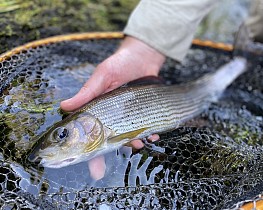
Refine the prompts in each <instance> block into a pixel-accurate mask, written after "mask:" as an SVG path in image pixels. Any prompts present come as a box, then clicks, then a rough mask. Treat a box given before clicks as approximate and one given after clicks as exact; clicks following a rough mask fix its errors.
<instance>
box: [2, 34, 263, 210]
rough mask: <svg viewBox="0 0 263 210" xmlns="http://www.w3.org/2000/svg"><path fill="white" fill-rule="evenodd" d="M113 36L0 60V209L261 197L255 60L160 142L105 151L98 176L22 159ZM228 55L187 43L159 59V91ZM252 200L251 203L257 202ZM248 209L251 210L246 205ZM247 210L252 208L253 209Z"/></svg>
mask: <svg viewBox="0 0 263 210" xmlns="http://www.w3.org/2000/svg"><path fill="white" fill-rule="evenodd" d="M119 42H120V39H89V40H71V41H70V40H69V41H62V42H55V43H50V44H43V45H41V44H40V45H38V46H35V47H31V48H28V49H21V50H17V51H16V53H14V54H13V55H11V56H7V57H5V58H4V59H2V61H1V62H0V145H1V147H0V151H1V153H0V154H1V155H0V189H1V194H0V204H1V208H2V209H224V208H234V209H238V208H239V207H240V206H242V205H244V204H245V203H246V202H249V201H253V202H254V203H253V205H254V206H256V205H257V204H258V205H260V200H261V197H260V196H259V195H260V194H262V193H263V165H262V162H263V147H262V144H263V141H262V140H263V139H262V133H263V115H262V113H263V70H262V68H263V57H262V56H251V58H250V65H249V68H248V70H247V72H246V73H244V74H243V75H242V76H240V77H239V78H238V79H237V80H236V81H235V82H234V83H233V84H232V85H231V86H230V87H229V88H228V89H227V90H226V91H225V93H224V95H223V97H222V98H221V99H220V100H219V101H218V102H217V103H213V104H212V105H211V106H210V108H209V109H208V110H206V111H205V112H204V113H202V114H201V115H200V116H198V117H196V118H195V119H193V120H190V121H189V122H187V123H185V125H181V127H180V128H178V129H176V130H174V131H172V132H168V133H165V134H162V135H161V140H160V141H158V142H155V143H152V144H150V143H147V142H146V146H145V148H143V149H141V150H139V151H132V149H131V148H129V147H126V146H124V147H123V148H121V149H119V150H117V151H114V152H111V153H109V154H106V157H107V158H106V174H105V176H104V177H103V178H102V179H101V180H98V181H95V180H93V179H92V178H91V177H90V172H89V171H88V168H87V163H80V164H76V165H73V166H69V167H65V168H61V169H47V168H43V167H41V166H38V165H32V164H31V163H29V162H28V161H27V153H28V151H29V150H30V148H31V147H32V145H33V144H34V138H33V137H35V136H37V135H39V134H41V133H42V132H43V131H45V130H46V129H47V128H48V127H50V126H52V125H53V124H54V123H55V122H57V121H59V120H61V119H62V114H61V112H60V110H59V102H60V101H61V100H63V99H65V98H68V97H71V96H72V95H74V94H75V93H76V92H77V91H78V89H79V88H80V87H81V86H82V84H83V83H84V82H85V81H86V80H87V79H88V78H89V77H90V75H91V74H92V72H93V70H94V68H95V67H96V65H97V64H99V63H100V62H101V61H103V60H104V59H105V58H106V57H108V56H109V55H111V54H112V53H113V52H114V50H115V49H116V47H117V46H118V44H119ZM230 59H231V53H230V52H228V51H224V50H218V49H215V48H208V47H200V46H193V47H192V49H191V50H190V51H189V53H188V55H187V58H186V59H185V60H184V62H183V63H182V64H179V63H177V62H175V61H173V60H170V59H168V60H167V62H166V63H165V65H164V66H163V69H162V71H161V76H162V77H163V78H164V79H165V81H166V83H167V84H174V83H185V82H188V81H192V80H195V79H197V78H199V77H200V76H202V75H204V74H206V73H208V72H213V71H215V70H216V69H217V68H218V67H219V66H221V65H222V64H224V63H226V62H228V61H229V60H230ZM256 201H258V202H256ZM249 205H252V204H249ZM253 205H252V207H253Z"/></svg>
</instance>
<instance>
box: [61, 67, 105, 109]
mask: <svg viewBox="0 0 263 210" xmlns="http://www.w3.org/2000/svg"><path fill="white" fill-rule="evenodd" d="M104 72H105V71H104ZM109 81H110V79H109V77H108V76H107V73H104V74H103V72H101V70H100V69H97V70H96V71H95V72H94V74H93V75H92V76H91V78H90V79H89V80H88V81H87V82H86V83H85V84H84V86H83V87H82V88H81V89H80V91H79V92H78V93H77V94H76V95H75V96H73V97H72V98H70V99H67V100H64V101H62V102H61V103H60V107H61V108H62V109H63V110H65V111H74V110H76V109H78V108H80V107H81V106H83V105H84V104H86V103H88V102H89V101H91V100H92V99H94V98H95V97H97V96H99V95H101V94H102V93H104V92H105V91H106V89H107V88H108V86H109V84H110V82H109Z"/></svg>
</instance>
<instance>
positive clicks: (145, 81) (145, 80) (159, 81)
mask: <svg viewBox="0 0 263 210" xmlns="http://www.w3.org/2000/svg"><path fill="white" fill-rule="evenodd" d="M154 84H156V85H164V84H165V80H164V79H163V78H161V77H157V76H146V77H142V78H139V79H136V80H133V81H131V82H128V83H126V84H125V85H123V86H122V87H132V86H140V85H154Z"/></svg>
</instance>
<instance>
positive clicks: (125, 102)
mask: <svg viewBox="0 0 263 210" xmlns="http://www.w3.org/2000/svg"><path fill="white" fill-rule="evenodd" d="M245 63H246V62H245V60H244V59H241V58H235V59H234V60H233V61H231V62H230V63H228V64H226V65H224V66H223V67H221V68H220V69H219V70H218V71H217V72H215V73H213V74H210V75H205V76H204V77H203V78H200V79H199V80H197V81H195V82H192V83H189V84H185V85H170V86H165V85H148V86H140V85H138V86H133V87H125V88H120V89H118V90H116V91H113V92H112V93H108V94H106V95H103V96H101V97H99V98H97V99H95V100H94V101H92V102H91V103H89V104H88V105H87V106H86V107H84V108H83V109H82V110H81V112H83V111H85V112H89V113H91V114H93V115H94V116H95V117H97V118H98V119H99V120H100V121H101V122H102V124H103V125H105V126H106V127H108V128H110V129H111V130H113V131H115V133H116V134H121V133H125V132H129V131H133V130H137V129H140V128H147V129H146V130H145V131H144V132H143V133H141V134H140V135H139V136H138V137H140V138H141V137H146V136H147V135H150V134H152V132H157V133H158V132H163V131H167V130H169V129H173V128H176V127H177V126H178V125H179V124H180V123H182V122H184V121H186V120H188V119H190V118H192V117H194V116H196V115H198V114H200V113H201V112H202V111H203V110H204V109H206V108H207V107H208V106H209V104H210V103H211V102H213V101H216V100H217V98H218V97H219V96H220V95H221V93H222V92H223V91H224V89H225V88H226V87H227V86H228V85H229V84H230V83H231V82H232V81H233V80H234V79H235V78H236V77H237V76H239V75H240V74H241V73H242V72H243V71H244V70H245ZM222 78H224V79H222Z"/></svg>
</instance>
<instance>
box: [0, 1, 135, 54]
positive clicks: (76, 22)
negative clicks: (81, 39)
mask: <svg viewBox="0 0 263 210" xmlns="http://www.w3.org/2000/svg"><path fill="white" fill-rule="evenodd" d="M138 2H139V0H135V1H133V0H101V1H98V0H65V1H61V0H38V1H30V0H24V1H22V0H11V1H10V0H0V46H1V48H0V53H3V52H5V51H7V50H9V49H11V48H13V47H15V46H18V45H21V44H24V43H26V42H29V41H33V40H36V39H40V38H44V37H49V36H53V35H59V34H67V33H74V32H87V31H116V30H122V29H123V27H124V26H125V23H126V21H127V19H128V17H129V14H130V13H131V11H132V10H133V8H134V7H135V6H136V4H137V3H138Z"/></svg>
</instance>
